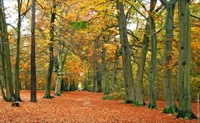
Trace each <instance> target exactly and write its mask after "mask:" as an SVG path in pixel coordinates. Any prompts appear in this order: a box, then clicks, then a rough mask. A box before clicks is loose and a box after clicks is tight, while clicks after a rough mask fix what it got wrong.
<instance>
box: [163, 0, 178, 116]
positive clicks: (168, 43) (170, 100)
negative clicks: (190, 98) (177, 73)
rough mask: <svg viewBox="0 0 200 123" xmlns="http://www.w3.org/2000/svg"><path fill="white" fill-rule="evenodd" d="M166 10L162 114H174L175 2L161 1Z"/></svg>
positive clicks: (174, 0)
mask: <svg viewBox="0 0 200 123" xmlns="http://www.w3.org/2000/svg"><path fill="white" fill-rule="evenodd" d="M161 2H162V4H163V5H165V7H166V10H167V15H166V20H165V42H164V54H163V84H164V91H165V108H164V110H163V113H176V112H177V111H178V108H177V106H176V104H175V102H174V96H173V95H174V94H173V88H172V67H171V64H170V62H171V60H172V42H173V38H174V33H173V32H174V11H175V6H176V3H177V1H176V0H170V1H167V0H161Z"/></svg>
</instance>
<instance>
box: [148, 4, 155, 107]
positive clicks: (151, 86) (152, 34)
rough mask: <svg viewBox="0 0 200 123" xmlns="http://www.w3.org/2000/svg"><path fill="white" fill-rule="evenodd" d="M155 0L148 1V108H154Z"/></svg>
mask: <svg viewBox="0 0 200 123" xmlns="http://www.w3.org/2000/svg"><path fill="white" fill-rule="evenodd" d="M156 2H157V0H151V1H150V11H149V12H150V17H149V23H150V43H151V65H150V74H149V101H150V102H149V108H156V95H155V81H156V60H157V59H156V56H157V39H156V24H155V19H154V16H153V15H154V9H155V7H156Z"/></svg>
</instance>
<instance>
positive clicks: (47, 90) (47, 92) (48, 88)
mask: <svg viewBox="0 0 200 123" xmlns="http://www.w3.org/2000/svg"><path fill="white" fill-rule="evenodd" d="M55 2H56V1H55V0H53V3H52V4H53V7H52V10H51V11H52V12H51V22H50V43H49V69H48V76H47V82H46V86H45V94H44V98H48V99H51V98H52V96H51V93H50V91H51V80H52V73H53V61H54V54H53V44H54V22H55V18H56V13H55V11H56V10H55V9H56V5H55Z"/></svg>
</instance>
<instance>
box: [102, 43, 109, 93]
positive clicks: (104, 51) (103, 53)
mask: <svg viewBox="0 0 200 123" xmlns="http://www.w3.org/2000/svg"><path fill="white" fill-rule="evenodd" d="M102 45H103V46H102V73H103V81H104V94H109V85H108V79H107V78H108V75H107V68H106V48H105V46H104V45H105V44H104V43H103V44H102Z"/></svg>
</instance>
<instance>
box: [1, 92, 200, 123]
mask: <svg viewBox="0 0 200 123" xmlns="http://www.w3.org/2000/svg"><path fill="white" fill-rule="evenodd" d="M43 94H44V91H38V92H37V96H38V98H37V99H38V102H37V103H32V102H29V100H30V98H29V97H30V93H29V91H22V92H21V95H22V96H21V97H22V100H23V102H21V103H20V107H11V103H6V102H3V101H2V99H0V101H1V103H0V123H10V122H13V123H18V122H19V123H25V122H26V123H27V122H40V123H46V122H51V123H173V122H174V123H183V122H188V123H189V122H190V123H195V122H198V120H183V119H176V116H175V115H167V114H163V113H162V109H163V107H164V102H163V101H158V108H159V109H152V110H150V109H148V108H147V107H146V106H144V107H136V106H132V105H131V104H124V101H107V100H102V96H103V94H102V93H93V92H87V91H74V92H65V93H63V95H61V96H57V97H55V98H53V99H43V98H42V96H43ZM52 95H53V92H52ZM197 107H198V106H197V103H194V104H193V109H194V113H195V114H197V111H198V110H197Z"/></svg>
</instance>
